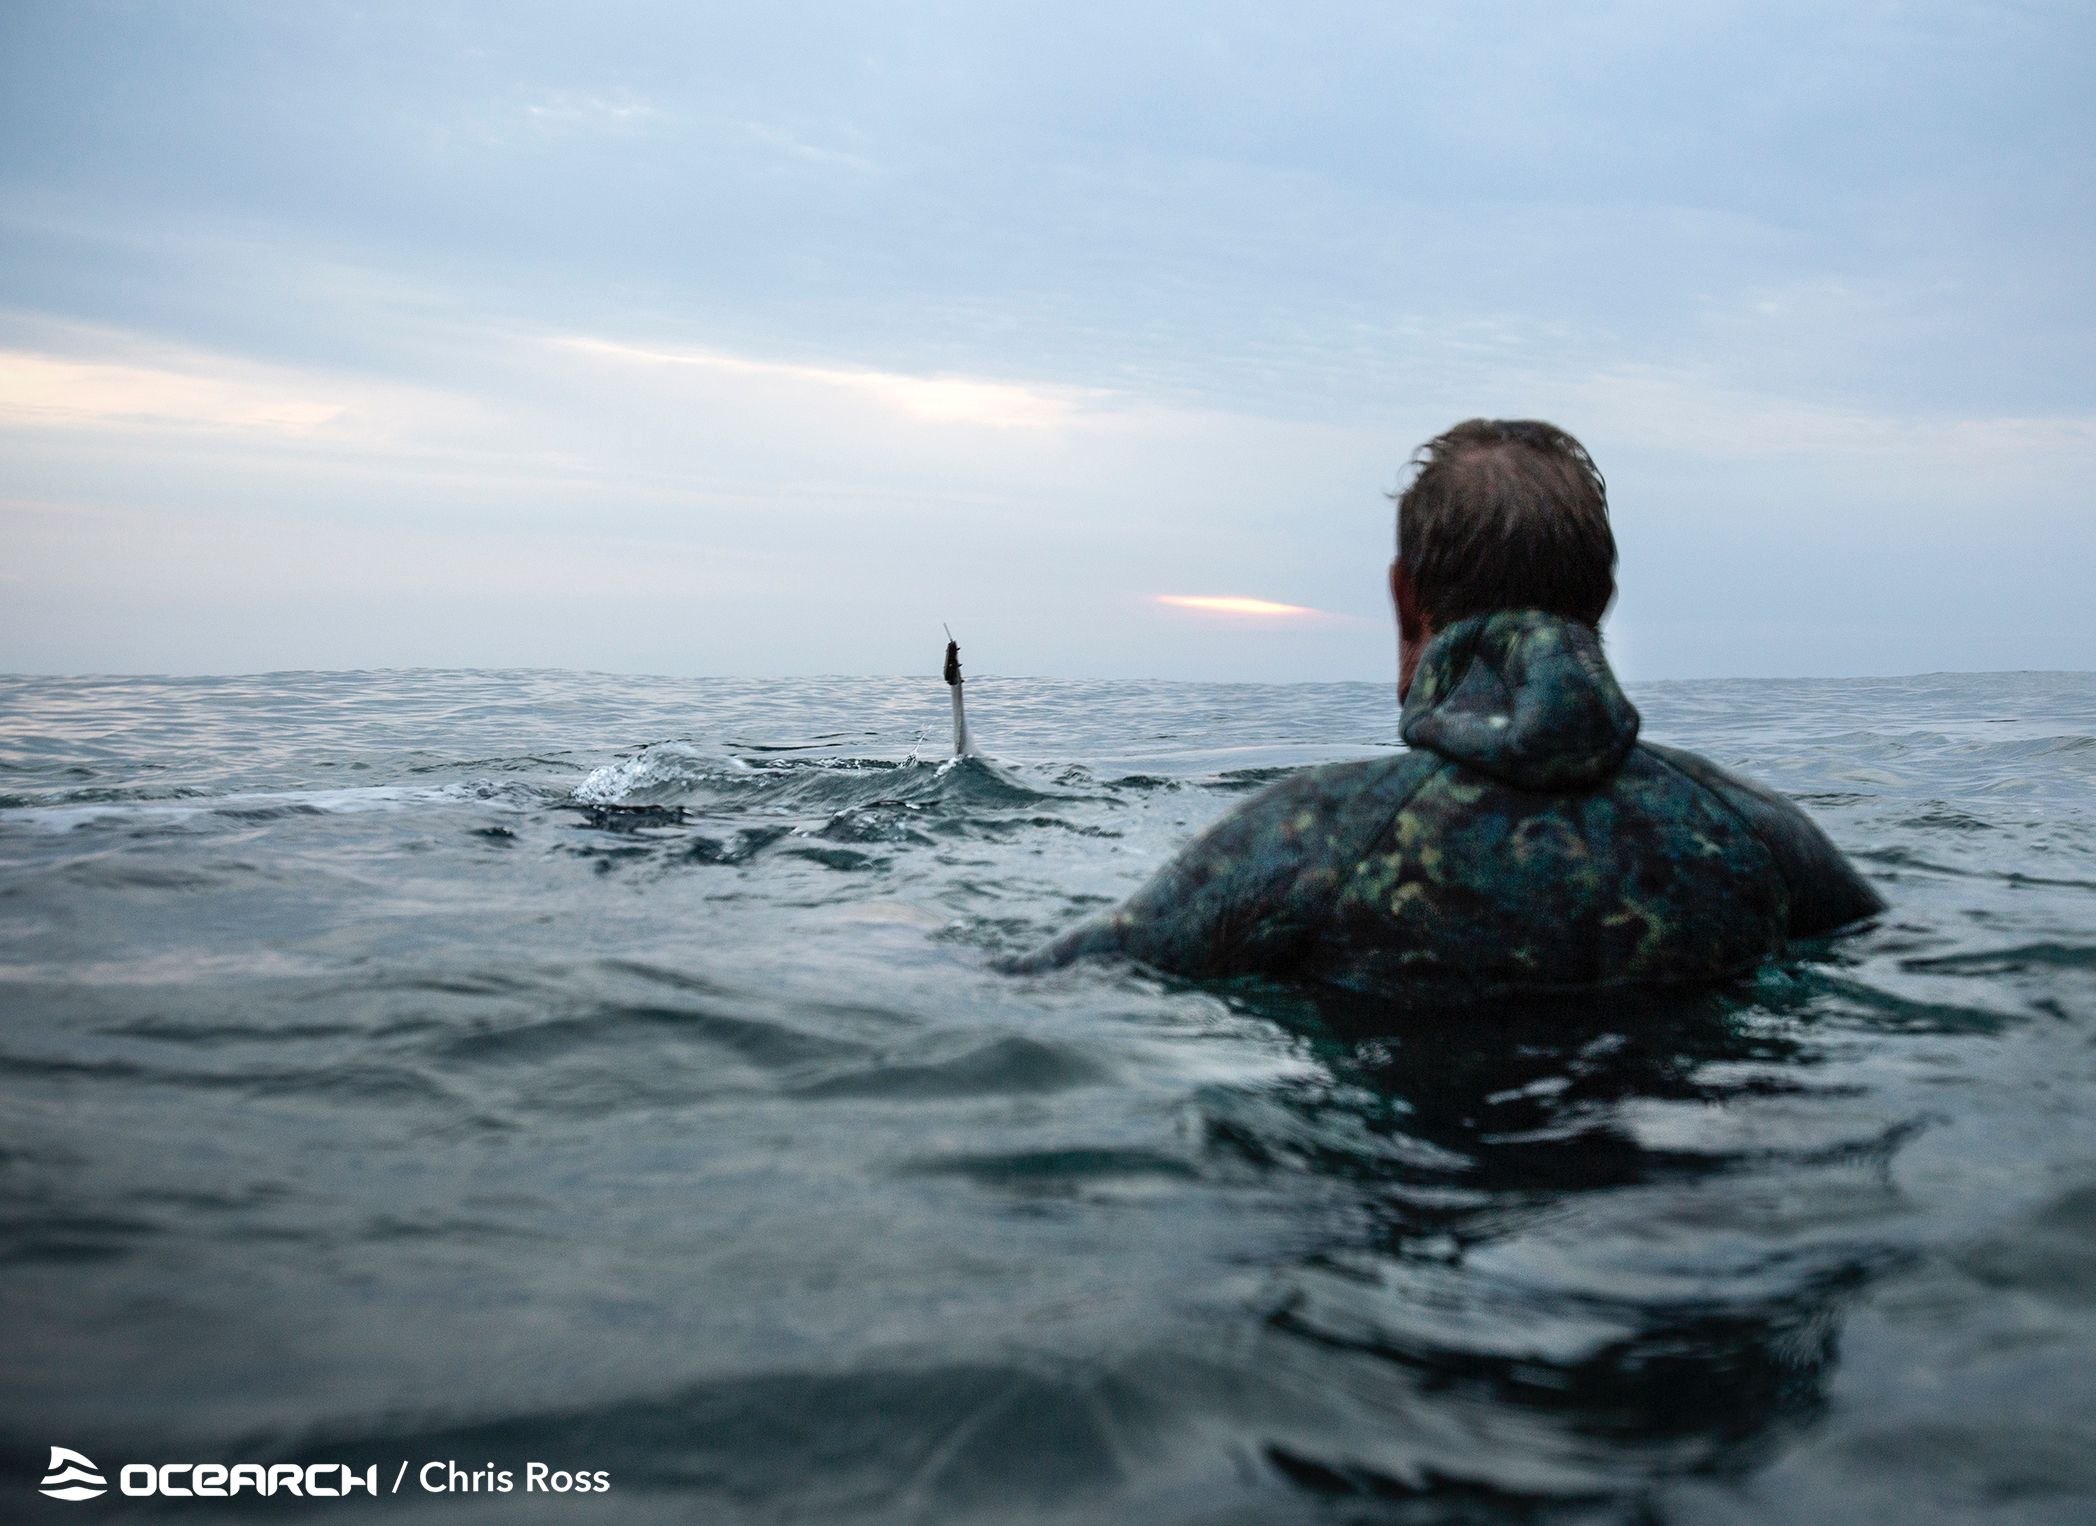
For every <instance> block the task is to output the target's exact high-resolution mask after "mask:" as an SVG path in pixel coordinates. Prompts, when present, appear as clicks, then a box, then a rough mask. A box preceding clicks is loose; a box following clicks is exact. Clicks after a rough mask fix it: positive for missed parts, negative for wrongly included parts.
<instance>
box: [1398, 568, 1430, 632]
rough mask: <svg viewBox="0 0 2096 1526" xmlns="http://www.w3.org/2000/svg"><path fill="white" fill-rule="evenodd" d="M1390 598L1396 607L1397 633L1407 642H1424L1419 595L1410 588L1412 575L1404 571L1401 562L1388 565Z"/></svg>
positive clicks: (1424, 616)
mask: <svg viewBox="0 0 2096 1526" xmlns="http://www.w3.org/2000/svg"><path fill="white" fill-rule="evenodd" d="M1390 598H1391V601H1392V602H1393V603H1395V604H1396V605H1397V633H1398V634H1399V635H1400V636H1402V637H1404V638H1405V640H1407V641H1421V640H1424V639H1425V637H1426V614H1425V612H1424V611H1422V610H1421V609H1420V607H1419V595H1418V593H1417V592H1416V591H1415V590H1414V589H1413V587H1412V574H1411V573H1409V572H1407V571H1405V564H1404V563H1403V562H1402V561H1393V562H1392V563H1391V564H1390Z"/></svg>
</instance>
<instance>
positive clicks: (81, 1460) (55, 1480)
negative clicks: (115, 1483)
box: [43, 1447, 109, 1500]
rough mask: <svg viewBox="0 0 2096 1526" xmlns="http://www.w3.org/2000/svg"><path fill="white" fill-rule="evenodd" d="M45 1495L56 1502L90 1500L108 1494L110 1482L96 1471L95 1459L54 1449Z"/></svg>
mask: <svg viewBox="0 0 2096 1526" xmlns="http://www.w3.org/2000/svg"><path fill="white" fill-rule="evenodd" d="M43 1492H44V1493H46V1494H48V1495H50V1496H51V1498H53V1499H55V1500H91V1499H95V1498H97V1497H98V1496H100V1495H104V1494H107V1493H108V1492H109V1482H108V1480H107V1479H105V1478H103V1477H102V1475H101V1474H100V1473H97V1472H96V1471H95V1464H94V1459H93V1458H91V1457H82V1456H81V1455H80V1454H79V1453H78V1452H75V1451H73V1450H71V1449H70V1448H68V1447H53V1448H51V1466H50V1467H49V1468H48V1469H47V1470H46V1473H45V1477H44V1484H43Z"/></svg>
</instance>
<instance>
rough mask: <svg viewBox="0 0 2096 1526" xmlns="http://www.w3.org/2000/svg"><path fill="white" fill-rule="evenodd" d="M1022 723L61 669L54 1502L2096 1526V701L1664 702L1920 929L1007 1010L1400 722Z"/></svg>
mask: <svg viewBox="0 0 2096 1526" xmlns="http://www.w3.org/2000/svg"><path fill="white" fill-rule="evenodd" d="M969 696H970V704H971V718H972V719H973V720H974V722H975V724H976V728H977V731H978V733H979V740H980V741H981V743H982V744H983V746H984V748H985V750H986V752H987V753H988V754H989V755H990V757H989V759H988V760H987V761H980V762H968V763H964V764H961V765H958V766H956V765H951V764H949V763H946V762H945V761H944V760H943V757H942V753H943V750H944V748H943V738H944V737H945V735H946V731H945V727H946V716H945V712H946V690H945V688H944V686H943V685H941V684H939V683H938V682H937V681H936V680H935V679H924V680H915V679H910V680H899V679H870V680H869V679H822V680H808V679H797V680H779V681H770V682H753V681H730V680H690V681H673V680H665V679H631V678H614V677H604V676H593V675H577V674H564V673H538V672H505V673H488V672H470V673H455V672H415V673H358V674H274V675H267V676H263V677H249V678H235V679H52V678H8V679H0V749H4V750H0V940H4V943H0V1011H4V1016H0V1098H4V1106H0V1307H4V1310H5V1318H6V1332H7V1339H6V1341H5V1344H4V1348H0V1433H4V1437H5V1443H6V1447H5V1450H6V1456H7V1458H8V1461H9V1466H8V1469H7V1473H8V1478H9V1480H10V1482H9V1483H8V1484H7V1485H6V1486H5V1487H7V1488H8V1489H9V1490H10V1491H11V1494H12V1497H14V1498H16V1499H23V1498H26V1499H27V1500H28V1501H29V1502H30V1505H31V1506H34V1507H37V1508H40V1509H48V1511H49V1512H50V1513H52V1514H53V1515H54V1516H55V1515H57V1514H60V1513H62V1512H64V1511H68V1510H73V1511H78V1510H85V1509H94V1510H100V1511H104V1512H107V1513H122V1512H123V1511H124V1510H126V1509H130V1510H134V1511H138V1510H149V1509H151V1508H153V1504H154V1503H155V1502H147V1501H126V1500H124V1499H122V1498H121V1497H119V1496H117V1495H115V1494H112V1495H110V1496H109V1497H108V1498H105V1499H103V1500H101V1501H99V1502H97V1503H95V1504H94V1505H91V1506H77V1505H50V1506H48V1507H47V1506H45V1502H43V1501H42V1500H40V1499H38V1498H37V1497H36V1496H35V1495H34V1493H33V1489H34V1484H35V1480H36V1478H37V1476H38V1475H40V1474H41V1472H42V1470H43V1464H44V1461H45V1458H46V1456H47V1453H48V1448H49V1446H50V1445H52V1444H53V1443H57V1444H61V1445H66V1446H70V1447H73V1448H75V1449H78V1450H81V1451H84V1452H86V1453H88V1454H89V1455H91V1456H93V1457H95V1458H96V1459H97V1460H98V1461H100V1462H102V1463H104V1464H105V1465H108V1466H109V1467H111V1469H112V1470H113V1468H114V1465H115V1464H116V1463H117V1462H119V1461H122V1460H131V1459H151V1460H173V1459H175V1458H177V1457H182V1458H189V1459H195V1460H202V1459H211V1458H215V1459H219V1460H223V1461H228V1462H231V1461H250V1460H252V1461H264V1462H267V1461H273V1460H280V1459H294V1460H302V1461H315V1460H326V1461H342V1462H354V1463H356V1464H357V1465H358V1466H360V1467H361V1466H363V1465H364V1464H365V1463H371V1462H375V1463H378V1464H380V1465H382V1471H383V1473H384V1474H385V1475H386V1478H387V1480H390V1478H391V1477H392V1474H393V1470H394V1468H395V1467H396V1466H397V1464H398V1463H399V1462H400V1461H403V1460H412V1462H413V1463H414V1464H415V1465H416V1466H418V1467H419V1465H420V1463H421V1462H423V1461H424V1460H427V1459H433V1458H435V1459H460V1460H461V1461H460V1466H461V1467H465V1466H468V1465H469V1464H468V1462H467V1461H465V1460H466V1459H471V1462H470V1466H472V1467H475V1468H478V1467H481V1466H482V1465H484V1464H486V1463H493V1464H494V1465H495V1466H496V1467H499V1468H511V1469H517V1470H519V1471H521V1469H522V1468H523V1466H524V1464H525V1462H526V1461H527V1460H531V1459H539V1460H547V1461H550V1462H552V1463H553V1465H554V1466H556V1467H567V1468H574V1467H587V1468H591V1469H601V1470H605V1471H606V1472H607V1473H608V1474H609V1475H610V1478H611V1480H612V1484H613V1488H612V1492H611V1493H610V1495H609V1496H608V1497H606V1496H591V1497H581V1496H568V1497H565V1498H560V1499H553V1500H549V1499H546V1498H545V1497H544V1496H532V1497H530V1498H528V1499H527V1498H526V1497H525V1496H523V1495H522V1494H511V1495H508V1496H503V1497H500V1498H496V1499H490V1498H488V1497H486V1496H476V1497H470V1498H460V1497H447V1496H429V1495H421V1494H419V1493H418V1491H417V1490H416V1487H415V1484H414V1480H413V1475H412V1470H411V1473H410V1477H409V1481H408V1483H407V1485H406V1487H405V1488H404V1490H403V1492H402V1493H400V1494H399V1495H397V1496H392V1495H389V1496H387V1497H385V1498H383V1499H381V1500H380V1501H378V1502H377V1505H376V1506H373V1505H367V1504H365V1503H364V1502H363V1501H362V1500H361V1499H359V1500H358V1501H357V1502H356V1504H355V1505H354V1506H353V1507H345V1508H355V1509H358V1510H365V1511H370V1510H373V1509H382V1510H385V1511H387V1512H389V1513H395V1514H407V1513H421V1514H424V1515H427V1516H428V1517H429V1518H430V1519H432V1520H436V1519H442V1520H459V1519H466V1518H479V1517H483V1516H484V1517H486V1518H488V1519H510V1518H515V1517H517V1516H519V1515H521V1514H529V1513H532V1512H537V1513H540V1514H545V1515H548V1516H549V1517H553V1516H557V1517H559V1518H569V1517H592V1516H596V1517H602V1518H604V1519H618V1520H641V1521H647V1520H703V1521H729V1522H737V1521H750V1522H768V1521H795V1522H801V1521H811V1522H896V1523H903V1522H929V1521H942V1522H943V1521H973V1520H984V1521H992V1520H994V1521H1025V1520H1034V1519H1044V1520H1069V1521H1084V1522H1111V1521H1140V1522H1143V1523H1145V1526H1163V1523H1172V1522H1180V1521H1185V1522H1254V1521H1256V1522H1283V1523H1286V1522H1297V1521H1302V1522H1314V1521H1385V1520H1388V1521H1408V1522H1409V1521H1451V1522H1452V1521H1466V1522H1468V1521H1509V1522H1512V1521H1552V1520H1559V1519H1562V1520H1566V1521H1623V1522H1632V1521H1638V1522H1651V1521H1681V1522H1700V1521H1711V1522H1739V1521H1754V1522H1771V1523H1776V1522H1791V1521H1814V1520H1827V1521H1836V1520H1839V1521H1843V1522H1855V1521H1871V1520H1885V1521H1893V1520H1897V1521H1903V1522H1904V1521H1927V1520H1935V1519H1942V1520H1968V1519H1990V1520H1993V1519H1999V1520H2015V1521H2061V1522H2065V1521H2085V1520H2088V1519H2090V1518H2091V1516H2092V1515H2096V1420H2092V1418H2091V1417H2092V1416H2096V1376H2092V1372H2096V1365H2092V1364H2096V1042H2092V1041H2096V817H2092V814H2091V810H2090V800H2091V798H2092V797H2091V789H2092V785H2096V675H2087V674H2030V673H2026V674H2007V675H2002V674H1995V675H1935V676H1930V677H1922V678H1911V679H1897V680H1863V681H1831V680H1830V681H1796V682H1766V681H1753V682H1748V681H1740V682H1724V683H1684V684H1657V685H1645V686H1641V687H1637V688H1635V689H1634V690H1633V697H1634V698H1635V700H1636V701H1637V703H1638V704H1639V706H1640V707H1641V709H1642V710H1643V712H1644V715H1645V718H1646V735H1647V736H1649V737H1651V738H1652V739H1654V740H1659V741H1665V742H1671V743H1675V744H1679V745H1684V746H1688V747H1691V748H1694V749H1697V750H1699V751H1702V752H1705V753H1707V754H1708V755H1710V756H1712V757H1714V758H1715V759H1717V760H1718V761H1719V762H1722V763H1725V764H1728V765H1733V766H1737V767H1739V768H1741V769H1744V770H1746V771H1748V772H1750V773H1753V774H1756V775H1758V776H1759V777H1761V778H1764V779H1766V780H1769V781H1770V782H1772V783H1774V784H1775V785H1777V786H1778V787H1779V788H1781V789H1783V790H1785V791H1787V792H1789V793H1790V794H1791V795H1792V796H1793V797H1794V798H1796V799H1798V800H1800V801H1801V802H1803V803H1804V805H1805V807H1806V809H1808V810H1809V811H1811V812H1812V813H1813V814H1814V815H1815V816H1816V817H1817V818H1818V819H1819V820H1820V821H1821V822H1822V823H1823V824H1825V825H1826V827H1827V828H1828V830H1829V831H1830V832H1831V833H1832V834H1833V835H1834V837H1835V839H1836V840H1837V841H1838V842H1840V843H1841V844H1842V845H1843V846H1844V847H1845V848H1846V849H1848V850H1849V851H1850V852H1851V853H1852V854H1853V855H1855V857H1856V858H1857V860H1858V861H1859V863H1860V864H1861V865H1862V866H1863V867H1864V869H1865V870H1866V871H1867V872H1868V873H1869V874H1870V876H1871V877H1872V878H1873V880H1874V881H1875V882H1876V883H1877V884H1878V885H1879V887H1880V888H1881V889H1882V891H1883V892H1884V894H1885V895H1886V897H1887V898H1888V899H1889V900H1890V901H1891V903H1892V910H1891V912H1890V913H1889V914H1888V915H1887V916H1886V917H1885V918H1884V919H1883V921H1882V922H1881V923H1880V924H1879V925H1878V926H1877V927H1876V928H1875V929H1873V930H1872V931H1870V932H1868V933H1866V934H1864V935H1862V936H1860V937H1857V938H1853V939H1849V940H1844V941H1840V942H1833V943H1822V944H1814V945H1808V946H1804V947H1801V948H1799V949H1797V950H1795V951H1794V952H1793V955H1792V956H1791V957H1789V958H1787V959H1785V960H1783V961H1780V962H1775V963H1772V964H1770V965H1768V966H1767V967H1766V968H1764V969H1763V970H1762V971H1761V972H1760V973H1759V974H1758V975H1757V976H1756V977H1755V978H1754V979H1752V980H1750V981H1747V982H1743V983H1741V984H1738V985H1735V986H1731V987H1727V988H1724V989H1721V990H1716V991H1710V992H1704V993H1696V994H1692V995H1687V996H1676V997H1671V998H1668V999H1665V1000H1658V999H1650V998H1647V999H1642V1000H1640V999H1633V998H1622V999H1617V1000H1612V1001H1609V1002H1606V1003H1602V1004H1598V1005H1586V1006H1574V1005H1564V1004H1558V1005H1548V1004H1515V1005H1508V1006H1505V1007H1502V1008H1498V1009H1494V1010H1489V1011H1473V1012H1469V1013H1463V1014H1446V1013H1444V1014H1438V1015H1436V1014H1431V1013H1417V1012H1410V1013H1400V1012H1393V1011H1391V1010H1388V1009H1387V1008H1378V1007H1377V1006H1375V1005H1373V1004H1369V1003H1364V1002H1362V1001H1360V1000H1358V999H1353V1000H1341V999H1337V998H1332V997H1328V996H1322V995H1320V994H1318V993H1316V992H1312V991H1304V990H1298V989H1291V988H1287V987H1283V986H1274V985H1262V984H1259V983H1253V982H1243V983H1235V984H1230V985H1222V986H1207V987H1201V986H1193V985H1188V984H1185V983H1181V982H1173V981H1166V980H1161V979H1158V978H1155V977H1153V976H1149V975H1146V974H1143V973H1142V972H1139V971H1134V970H1128V969H1097V968H1091V969H1078V970H1071V971H1065V972H1061V973H1058V974H1055V975H1052V976H1044V977H1030V978H1023V979H1022V978H1014V977H1009V976H1005V975H1001V974H998V973H996V971H995V969H994V967H993V962H994V961H995V959H996V958H997V957H998V956H1000V955H1003V954H1007V953H1012V952H1016V951H1019V950H1022V949H1025V948H1028V947H1031V946H1032V945H1033V944H1034V943H1036V942H1037V941H1039V940H1041V939H1043V938H1045V937H1047V936H1049V935H1051V934H1053V933H1055V932H1056V931H1058V930H1060V929H1061V928H1063V927H1065V926H1067V925H1069V923H1070V922H1072V921H1073V920H1074V919H1076V918H1078V917H1080V916H1083V915H1085V914H1088V913H1089V912H1090V911H1092V910H1094V909H1096V908H1098V907H1099V906H1102V905H1105V904H1108V903H1109V902H1111V901H1112V900H1114V899H1117V898H1119V897H1120V896H1122V895H1123V894H1125V893H1126V892H1127V891H1128V890H1130V889H1132V888H1133V887H1134V886H1135V885H1136V884H1138V883H1140V881H1141V880H1142V879H1143V878H1144V877H1145V876H1146V875H1148V874H1149V873H1150V872H1151V871H1152V870H1153V869H1154V868H1155V867H1156V866H1157V865H1158V864H1159V863H1160V862H1161V861H1162V860H1163V859H1164V858H1165V857H1166V856H1168V855H1169V854H1170V853H1171V852H1172V851H1173V850H1174V849H1175V847H1176V846H1177V845H1179V844H1180V843H1182V842H1183V841H1184V840H1185V839H1186V838H1187V837H1188V836H1189V835H1190V834H1191V833H1192V832H1193V831H1194V830H1196V829H1197V828H1198V827H1199V826H1200V825H1201V824H1202V823H1204V822H1205V821H1207V820H1209V819H1211V818H1213V817H1214V816H1215V815H1217V814H1218V813H1219V812H1221V811H1224V810H1227V809H1228V808H1229V807H1230V806H1231V805H1233V804H1234V803H1235V802H1237V801H1239V800H1241V799H1243V798H1244V797H1245V795H1246V794H1248V793H1249V792H1250V791H1251V790H1253V789H1255V788H1257V787H1258V786H1259V785H1260V784H1261V783H1263V782H1264V781H1266V780H1268V779H1271V778H1273V777H1276V776H1277V775H1278V774H1279V773H1281V772H1283V771H1286V770H1289V769H1292V768H1297V767H1301V766H1304V765H1306V764H1309V763H1314V762H1320V761H1325V760H1328V759H1334V758H1344V757H1360V756H1367V755H1371V754H1374V753H1376V752H1378V751H1381V750H1386V749H1389V748H1391V747H1393V746H1395V745H1396V739H1395V734H1394V733H1395V714H1394V706H1393V702H1392V699H1391V696H1390V694H1389V692H1388V690H1387V689H1385V688H1383V687H1380V686H1371V685H1324V686H1291V687H1277V686H1262V685H1213V684H1105V683H1074V682H1050V681H1040V680H1003V679H995V678H982V679H976V680H973V681H971V683H970V686H969ZM382 1486H383V1485H382ZM269 1503H270V1504H271V1505H272V1506H276V1507H279V1512H278V1513H282V1509H283V1507H285V1506H286V1505H287V1503H288V1508H289V1509H290V1510H292V1511H294V1512H295V1511H297V1510H299V1509H301V1508H306V1509H315V1508H321V1507H319V1506H303V1505H302V1504H301V1502H297V1501H290V1502H286V1501H283V1500H274V1501H271V1502H269ZM242 1504H243V1506H244V1505H245V1504H246V1502H242ZM9 1508H10V1510H12V1509H13V1508H15V1507H13V1506H10V1507H9ZM161 1508H163V1509H166V1510H168V1511H169V1512H170V1513H179V1514H180V1515H181V1516H182V1517H183V1518H185V1519H197V1520H202V1519H209V1518H211V1517H212V1514H213V1512H214V1511H215V1510H217V1509H219V1508H221V1507H215V1506H212V1505H211V1504H209V1503H208V1502H205V1501H194V1500H193V1501H183V1502H178V1503H174V1504H162V1505H161ZM227 1513H234V1512H232V1511H230V1510H228V1512H227Z"/></svg>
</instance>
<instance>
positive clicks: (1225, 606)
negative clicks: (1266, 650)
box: [1157, 593, 1318, 615]
mask: <svg viewBox="0 0 2096 1526" xmlns="http://www.w3.org/2000/svg"><path fill="white" fill-rule="evenodd" d="M1157 602H1158V603H1160V604H1176V605H1178V606H1179V607H1180V608H1181V609H1206V610H1212V611H1214V612H1215V613H1217V614H1225V615H1314V614H1316V613H1318V611H1317V610H1314V609H1307V608H1305V607H1304V606H1302V605H1300V604H1275V603H1273V602H1271V601H1270V600H1267V599H1225V598H1212V597H1210V596H1208V595H1206V594H1187V593H1161V594H1159V595H1158V596H1157Z"/></svg>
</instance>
